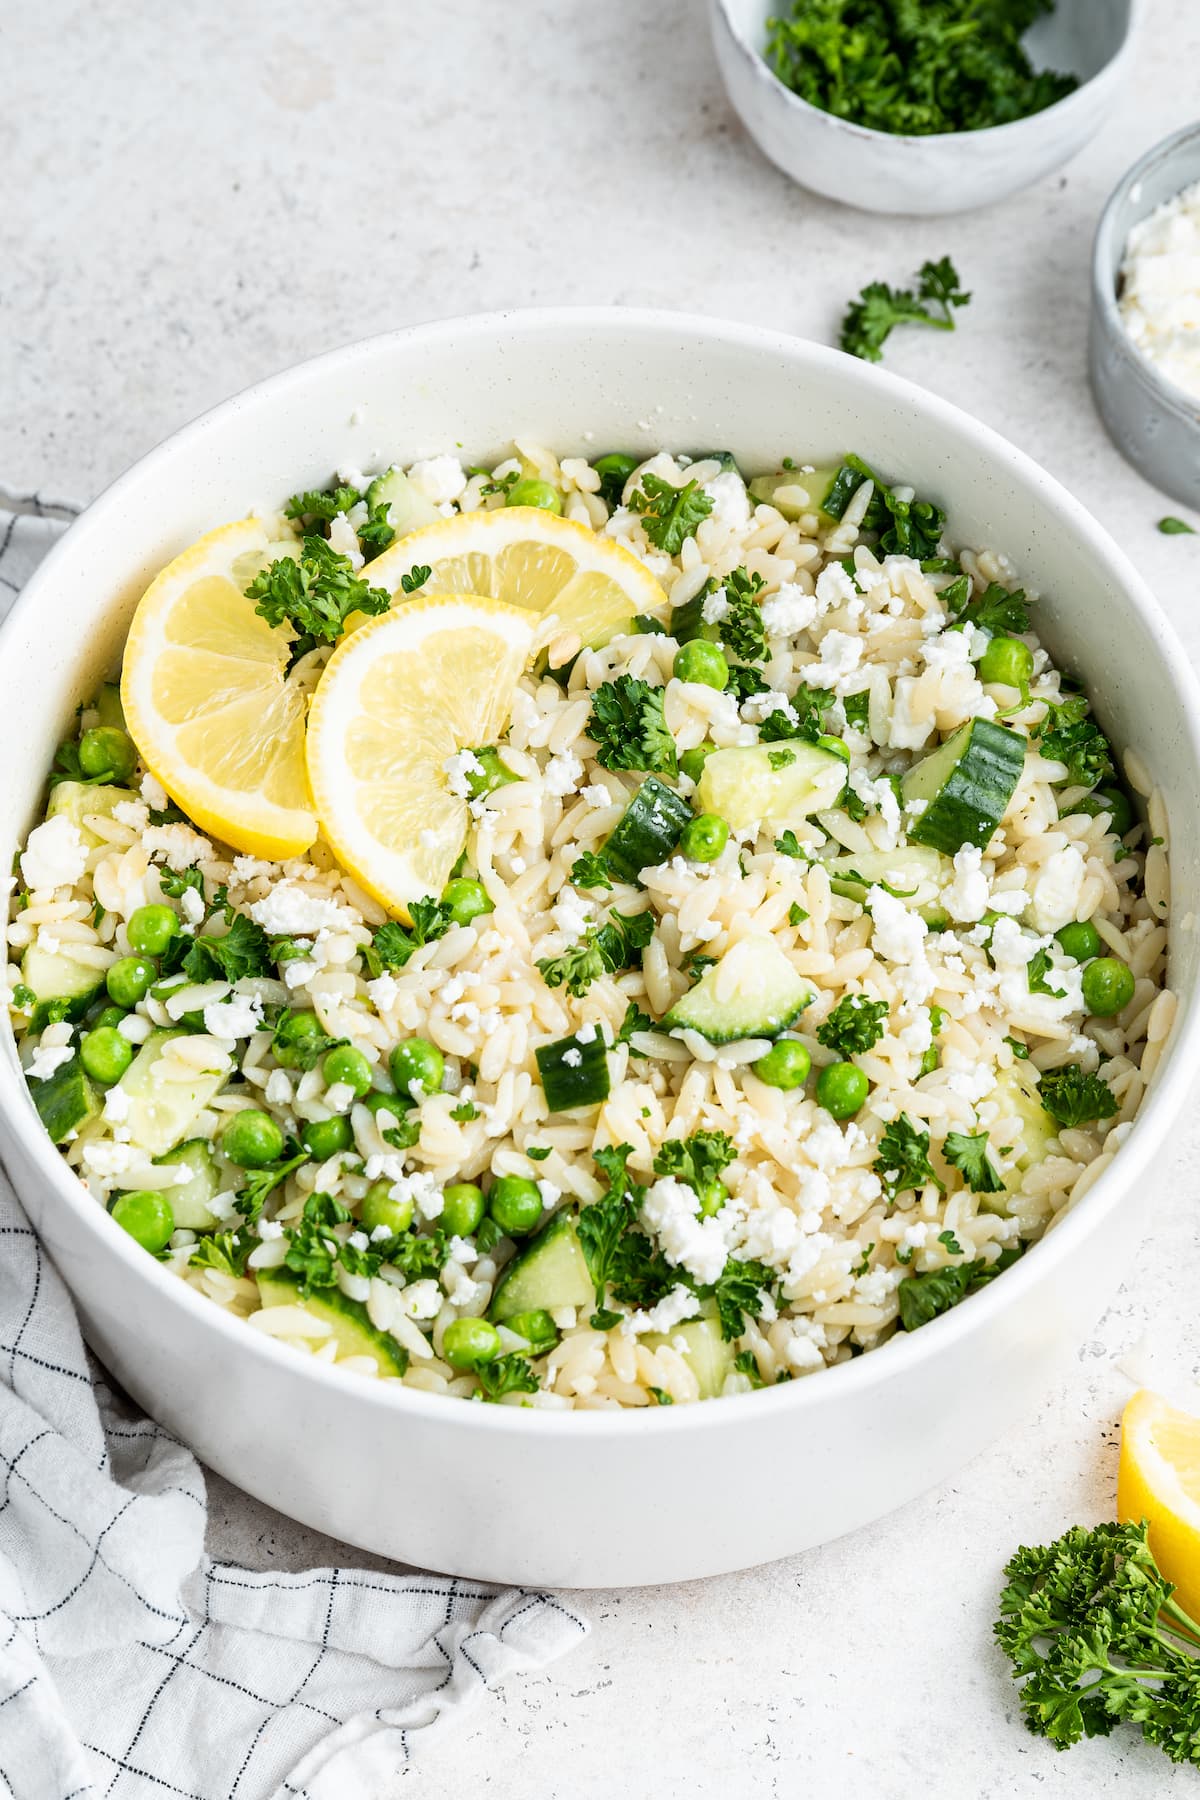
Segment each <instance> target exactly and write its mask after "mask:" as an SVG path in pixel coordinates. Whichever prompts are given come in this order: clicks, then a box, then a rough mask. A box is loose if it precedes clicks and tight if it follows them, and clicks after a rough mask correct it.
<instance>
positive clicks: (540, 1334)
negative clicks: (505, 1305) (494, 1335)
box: [504, 1306, 558, 1356]
mask: <svg viewBox="0 0 1200 1800" xmlns="http://www.w3.org/2000/svg"><path fill="white" fill-rule="evenodd" d="M504 1326H505V1330H506V1331H515V1332H516V1334H517V1336H518V1337H522V1338H524V1339H525V1342H526V1343H527V1344H528V1345H529V1349H530V1353H531V1355H533V1356H544V1355H545V1353H546V1351H547V1350H553V1348H554V1346H555V1344H557V1342H558V1326H557V1325H556V1324H555V1323H554V1320H553V1319H552V1318H551V1317H550V1314H549V1313H548V1312H546V1311H545V1309H544V1308H543V1307H540V1306H538V1307H535V1308H534V1309H533V1311H532V1312H520V1313H513V1314H512V1316H511V1317H510V1318H507V1319H505V1321H504Z"/></svg>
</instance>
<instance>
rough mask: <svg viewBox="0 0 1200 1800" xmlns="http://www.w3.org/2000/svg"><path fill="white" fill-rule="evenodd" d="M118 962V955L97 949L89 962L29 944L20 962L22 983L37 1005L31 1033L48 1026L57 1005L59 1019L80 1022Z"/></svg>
mask: <svg viewBox="0 0 1200 1800" xmlns="http://www.w3.org/2000/svg"><path fill="white" fill-rule="evenodd" d="M80 948H82V946H81V947H80ZM93 958H94V960H93ZM115 961H116V955H115V953H114V952H112V951H108V950H100V949H97V950H96V951H94V952H93V953H92V957H91V958H89V957H88V956H85V955H77V956H69V955H68V954H67V952H66V951H65V950H46V949H44V948H43V946H42V945H41V944H40V943H37V942H36V941H35V942H34V943H32V944H30V946H29V948H28V950H26V952H25V954H24V956H23V957H22V958H21V980H22V981H23V982H24V983H25V986H26V987H27V988H28V989H29V990H30V992H31V993H32V994H33V995H34V997H35V999H36V1001H37V1004H36V1006H35V1007H34V1009H33V1014H32V1016H31V1018H30V1021H29V1029H30V1030H31V1031H40V1030H41V1029H42V1027H43V1026H44V1025H46V1024H48V1023H49V1020H50V1018H51V1016H52V1015H51V1012H50V1008H51V1006H52V1005H53V1004H54V1002H55V1001H58V1002H60V1003H61V1005H60V1006H59V1007H58V1008H56V1011H57V1012H58V1013H59V1016H61V1017H62V1018H64V1019H71V1020H72V1021H74V1020H75V1019H81V1018H82V1017H83V1015H84V1013H85V1012H86V1011H87V1009H88V1007H89V1006H90V1005H91V1003H92V1001H93V1000H94V999H95V998H96V996H97V994H99V993H100V991H101V989H102V988H103V986H104V974H105V970H106V969H107V968H108V966H109V964H110V963H113V962H115Z"/></svg>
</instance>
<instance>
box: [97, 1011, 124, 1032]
mask: <svg viewBox="0 0 1200 1800" xmlns="http://www.w3.org/2000/svg"><path fill="white" fill-rule="evenodd" d="M128 1017H129V1014H128V1013H127V1012H126V1010H125V1008H124V1007H123V1006H105V1007H102V1008H101V1010H100V1012H98V1013H97V1015H96V1018H95V1020H94V1023H93V1029H94V1030H96V1031H102V1030H103V1028H104V1027H105V1026H106V1025H119V1024H120V1023H121V1020H122V1019H127V1018H128Z"/></svg>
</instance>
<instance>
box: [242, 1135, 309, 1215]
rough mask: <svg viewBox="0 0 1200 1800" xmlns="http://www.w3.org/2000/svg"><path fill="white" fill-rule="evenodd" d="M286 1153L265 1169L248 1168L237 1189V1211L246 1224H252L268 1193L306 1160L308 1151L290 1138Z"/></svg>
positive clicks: (260, 1210)
mask: <svg viewBox="0 0 1200 1800" xmlns="http://www.w3.org/2000/svg"><path fill="white" fill-rule="evenodd" d="M286 1151H287V1154H286V1155H285V1156H283V1157H282V1158H281V1159H280V1160H279V1162H274V1163H268V1164H267V1166H266V1168H265V1169H250V1170H248V1171H247V1172H246V1179H245V1181H244V1182H243V1183H242V1185H241V1187H240V1188H239V1189H238V1191H237V1203H238V1211H239V1212H240V1213H241V1215H242V1218H243V1219H244V1221H245V1222H246V1224H247V1225H253V1224H254V1223H255V1222H256V1220H257V1219H258V1216H259V1214H260V1213H261V1212H262V1209H263V1207H264V1205H265V1204H266V1200H267V1196H268V1194H270V1193H272V1192H273V1191H274V1189H275V1188H277V1187H278V1186H279V1184H280V1182H281V1181H286V1180H287V1177H288V1176H289V1175H290V1174H291V1172H292V1170H293V1169H298V1168H299V1167H300V1164H301V1163H305V1162H307V1161H308V1151H307V1150H304V1149H301V1147H300V1146H299V1145H298V1144H297V1143H296V1142H295V1139H292V1140H291V1142H290V1143H289V1144H288V1145H287V1146H286Z"/></svg>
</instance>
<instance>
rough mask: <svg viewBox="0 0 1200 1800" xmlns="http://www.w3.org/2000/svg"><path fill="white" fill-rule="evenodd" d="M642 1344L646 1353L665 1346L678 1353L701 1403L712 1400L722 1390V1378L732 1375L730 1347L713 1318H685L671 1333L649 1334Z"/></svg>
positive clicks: (731, 1350) (723, 1381)
mask: <svg viewBox="0 0 1200 1800" xmlns="http://www.w3.org/2000/svg"><path fill="white" fill-rule="evenodd" d="M680 1340H682V1342H681V1341H680ZM641 1342H642V1343H643V1344H645V1346H646V1348H647V1350H661V1349H662V1347H663V1345H664V1344H669V1345H670V1347H671V1348H672V1349H673V1350H678V1351H679V1353H680V1355H681V1356H682V1357H683V1359H684V1361H685V1362H686V1363H687V1365H688V1367H689V1368H690V1369H691V1371H692V1374H693V1375H694V1376H695V1377H696V1381H697V1383H698V1384H699V1388H700V1398H701V1400H715V1399H716V1398H717V1396H718V1395H719V1394H721V1393H722V1392H723V1391H724V1388H725V1377H726V1376H727V1375H730V1374H732V1373H733V1345H732V1344H727V1343H726V1342H725V1340H724V1338H723V1337H722V1336H721V1326H720V1323H719V1321H718V1320H717V1319H715V1318H712V1319H710V1318H699V1319H688V1320H687V1321H686V1322H685V1323H684V1324H682V1325H676V1326H674V1327H673V1328H672V1330H670V1331H652V1332H649V1333H648V1334H647V1336H645V1337H644V1338H642V1339H641Z"/></svg>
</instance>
